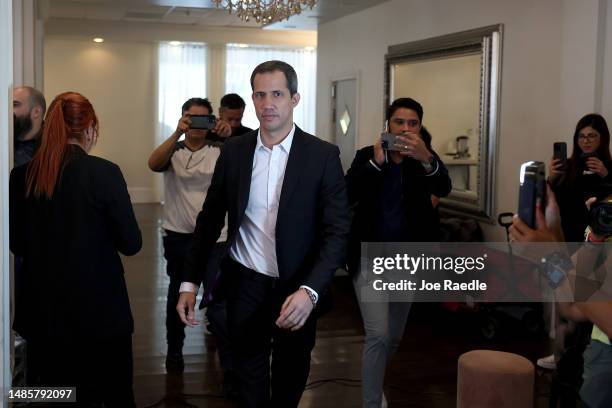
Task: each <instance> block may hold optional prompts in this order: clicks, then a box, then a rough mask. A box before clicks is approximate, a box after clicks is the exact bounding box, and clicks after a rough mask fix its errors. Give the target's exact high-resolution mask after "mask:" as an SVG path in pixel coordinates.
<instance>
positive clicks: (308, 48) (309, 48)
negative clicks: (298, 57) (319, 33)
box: [304, 47, 315, 51]
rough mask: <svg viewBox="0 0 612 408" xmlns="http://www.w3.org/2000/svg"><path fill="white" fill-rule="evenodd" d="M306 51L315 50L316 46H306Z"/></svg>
mask: <svg viewBox="0 0 612 408" xmlns="http://www.w3.org/2000/svg"><path fill="white" fill-rule="evenodd" d="M304 49H305V50H306V51H314V50H315V47H304Z"/></svg>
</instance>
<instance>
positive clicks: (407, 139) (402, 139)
mask: <svg viewBox="0 0 612 408" xmlns="http://www.w3.org/2000/svg"><path fill="white" fill-rule="evenodd" d="M396 140H397V143H396V146H397V145H399V146H400V147H401V148H402V149H403V150H402V151H400V152H399V153H400V154H401V155H402V156H407V157H411V158H413V159H415V160H418V161H420V162H423V163H429V162H430V161H431V158H432V157H433V155H432V154H431V152H430V151H429V150H428V149H427V146H425V142H424V141H423V139H421V138H420V137H419V136H418V135H417V134H416V133H405V134H404V135H402V136H397V138H396Z"/></svg>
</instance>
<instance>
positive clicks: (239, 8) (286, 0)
mask: <svg viewBox="0 0 612 408" xmlns="http://www.w3.org/2000/svg"><path fill="white" fill-rule="evenodd" d="M212 1H213V3H215V5H216V6H217V7H223V8H226V9H228V11H229V12H230V14H233V13H235V14H236V15H237V16H238V17H239V18H240V19H242V20H244V21H249V20H251V19H254V20H255V21H256V22H257V23H259V24H270V23H274V22H276V21H282V20H288V19H289V17H291V16H293V15H296V14H300V13H301V12H302V9H303V8H305V7H309V8H310V9H312V8H313V7H314V5H315V3H316V0H212Z"/></svg>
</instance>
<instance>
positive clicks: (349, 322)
mask: <svg viewBox="0 0 612 408" xmlns="http://www.w3.org/2000/svg"><path fill="white" fill-rule="evenodd" d="M135 209H136V214H137V217H138V220H139V224H140V228H141V230H142V233H143V241H144V243H143V249H142V251H141V252H140V253H139V254H138V255H136V256H134V257H131V258H125V259H124V265H125V269H126V279H127V282H128V287H129V294H130V301H131V305H132V312H133V314H134V320H135V332H134V339H133V344H134V387H135V394H136V401H137V404H138V406H139V407H210V408H222V407H234V406H235V404H233V403H232V402H231V401H228V400H225V399H223V398H221V397H220V383H221V378H222V375H221V371H220V368H219V362H218V359H217V356H216V351H215V343H214V339H213V338H212V336H210V335H205V334H204V331H203V328H202V327H201V326H200V327H197V328H189V329H187V333H186V334H187V338H186V340H185V348H184V354H185V372H184V374H183V375H167V374H166V371H165V367H164V359H165V353H166V340H165V323H164V319H165V302H166V291H167V287H168V281H169V280H168V278H167V276H166V274H165V261H164V258H163V250H162V244H161V236H160V230H159V225H160V224H159V223H160V217H161V209H160V207H159V206H158V205H145V204H140V205H136V206H135ZM333 290H334V295H335V307H334V309H333V310H332V312H330V313H329V314H328V315H326V316H324V317H323V318H321V319H320V320H319V326H318V332H317V333H318V334H317V345H316V347H315V349H314V351H313V354H312V368H311V372H310V379H309V383H310V384H311V385H310V386H309V387H308V388H307V390H306V391H305V393H304V396H303V398H302V402H301V404H300V407H303V408H307V407H313V408H314V407H316V408H325V407H333V408H340V407H360V397H361V390H360V383H359V378H360V370H361V351H362V347H363V329H362V325H361V318H360V316H359V310H358V307H357V305H356V303H355V299H354V296H353V293H352V289H351V285H350V282H349V280H348V278H347V277H342V276H338V277H336V278H335V279H334V282H333ZM478 316H479V315H478V314H476V313H472V312H467V311H464V312H460V313H458V312H453V313H451V312H450V311H448V310H446V309H445V308H443V307H442V306H441V305H438V304H416V305H414V306H413V309H412V311H411V315H410V318H409V322H408V325H407V327H406V333H405V336H404V340H403V342H402V344H401V347H400V350H399V351H398V353H397V354H396V355H395V356H394V358H393V360H392V363H391V364H390V366H389V368H388V372H387V381H386V385H385V394H386V396H387V399H388V401H389V407H391V408H395V407H454V406H455V398H456V396H455V394H456V378H457V368H456V367H457V358H458V357H459V355H461V354H462V353H464V352H466V351H468V350H472V349H477V348H487V349H496V350H504V351H510V352H515V353H518V354H521V355H523V356H525V357H527V358H528V359H530V360H531V361H535V360H536V359H537V358H538V357H542V356H544V355H545V354H546V352H547V351H549V342H548V340H547V339H546V337H545V336H542V335H540V336H534V335H530V334H526V333H525V331H524V330H522V329H521V328H520V327H519V326H518V325H513V320H512V319H509V320H508V322H506V323H504V324H503V326H504V327H505V328H506V333H505V334H503V335H502V336H500V339H498V340H495V341H487V340H484V337H483V336H482V335H481V334H480V331H479V325H478V322H479V319H478ZM200 317H201V316H200ZM325 380H327V381H325ZM549 385H550V375H549V374H547V373H541V372H539V373H538V374H537V378H536V406H537V407H542V408H543V407H546V406H547V401H548V390H549Z"/></svg>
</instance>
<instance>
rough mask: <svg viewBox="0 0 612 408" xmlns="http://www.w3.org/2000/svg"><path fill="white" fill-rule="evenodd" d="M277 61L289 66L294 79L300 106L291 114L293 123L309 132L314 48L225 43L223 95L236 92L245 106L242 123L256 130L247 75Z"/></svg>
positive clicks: (313, 95) (312, 115)
mask: <svg viewBox="0 0 612 408" xmlns="http://www.w3.org/2000/svg"><path fill="white" fill-rule="evenodd" d="M268 60H280V61H285V62H286V63H288V64H290V65H291V66H292V67H293V68H294V69H295V71H296V73H297V76H298V92H299V94H300V96H301V99H300V103H299V104H298V106H297V107H296V109H295V110H294V111H293V120H294V122H295V123H296V124H297V125H298V126H299V127H301V128H302V129H303V130H305V131H306V132H309V133H314V131H315V125H316V123H315V119H316V118H315V115H316V113H315V109H316V79H317V78H316V75H317V74H316V73H317V52H316V50H315V49H314V48H312V47H308V48H304V47H300V48H290V47H278V46H260V45H249V46H246V47H245V46H244V45H238V44H228V45H227V55H226V64H227V68H226V70H225V72H226V73H225V92H226V93H230V92H233V93H237V94H238V95H240V96H241V97H242V98H243V99H244V101H245V102H246V104H247V106H246V109H245V111H244V118H243V119H242V123H243V124H244V125H245V126H248V127H250V128H253V129H256V128H258V127H259V122H258V121H257V117H256V116H255V110H254V108H253V102H252V101H251V83H250V78H251V73H252V72H253V69H255V67H256V66H257V65H259V64H260V63H262V62H264V61H268Z"/></svg>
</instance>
